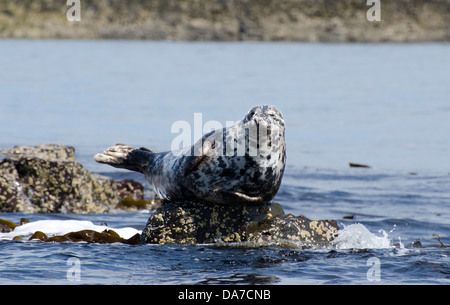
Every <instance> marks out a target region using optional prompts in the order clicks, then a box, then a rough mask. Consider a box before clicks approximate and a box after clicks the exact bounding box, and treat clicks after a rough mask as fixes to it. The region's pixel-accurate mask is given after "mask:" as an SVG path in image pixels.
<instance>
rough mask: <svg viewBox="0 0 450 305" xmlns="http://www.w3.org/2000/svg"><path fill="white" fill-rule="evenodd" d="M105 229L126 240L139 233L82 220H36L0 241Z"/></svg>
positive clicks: (19, 227) (5, 234) (2, 236)
mask: <svg viewBox="0 0 450 305" xmlns="http://www.w3.org/2000/svg"><path fill="white" fill-rule="evenodd" d="M105 229H110V230H114V231H115V232H117V234H119V236H120V237H122V238H125V239H128V238H130V237H132V236H133V235H135V234H136V233H141V232H140V231H138V230H136V229H134V228H111V227H107V226H98V225H94V224H93V223H92V222H90V221H83V220H38V221H33V222H29V223H26V224H24V225H21V226H17V227H16V228H15V229H14V230H13V231H11V232H9V233H0V240H12V239H13V238H14V237H15V236H21V237H22V238H23V237H27V236H31V235H32V234H33V233H34V232H36V231H41V232H44V233H45V234H46V235H47V236H54V235H64V234H67V233H69V232H75V231H81V230H94V231H97V232H102V231H104V230H105Z"/></svg>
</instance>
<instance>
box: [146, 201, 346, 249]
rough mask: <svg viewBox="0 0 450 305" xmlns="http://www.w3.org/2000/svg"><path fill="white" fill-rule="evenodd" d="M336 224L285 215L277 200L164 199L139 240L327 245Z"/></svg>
mask: <svg viewBox="0 0 450 305" xmlns="http://www.w3.org/2000/svg"><path fill="white" fill-rule="evenodd" d="M338 229H339V227H338V225H337V223H336V221H334V220H309V219H307V218H306V217H304V216H294V215H285V214H284V211H283V209H282V208H281V206H280V205H279V204H277V203H268V204H266V205H264V206H240V207H239V206H223V205H207V204H204V203H196V202H176V203H166V204H163V205H162V206H161V207H159V208H158V209H157V210H156V211H155V212H154V213H153V214H152V215H151V216H150V218H149V220H148V222H147V225H146V227H145V229H144V230H143V232H142V234H141V241H142V243H158V244H166V243H178V244H200V243H229V242H247V243H250V244H255V245H267V244H274V245H291V246H295V247H300V248H308V247H326V246H328V245H329V243H330V241H331V240H333V238H334V234H335V233H336V232H337V231H338Z"/></svg>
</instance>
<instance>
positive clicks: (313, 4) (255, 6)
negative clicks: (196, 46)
mask: <svg viewBox="0 0 450 305" xmlns="http://www.w3.org/2000/svg"><path fill="white" fill-rule="evenodd" d="M80 3H81V8H80V12H81V21H72V22H70V21H68V20H67V16H66V15H67V10H68V9H69V8H70V6H67V5H66V2H65V1H63V2H57V1H50V0H33V1H31V0H24V1H20V2H17V1H3V2H0V38H33V39H126V40H130V39H132V40H169V41H286V42H287V41H295V42H335V43H342V42H367V43H378V42H399V43H403V42H443V41H450V18H448V16H450V1H449V0H429V1H426V0H418V1H407V0H401V1H389V2H388V1H386V0H381V2H380V3H381V8H380V16H381V21H379V22H378V21H369V20H368V19H367V16H366V14H367V11H368V10H369V9H370V8H371V6H368V5H366V1H362V0H349V1H341V2H336V1H333V0H319V1H313V0H279V1H276V0H247V1H242V0H241V1H239V0H228V1H221V0H197V1H195V0H183V1H180V0H153V1H139V0H131V1H126V2H124V1H119V0H80Z"/></svg>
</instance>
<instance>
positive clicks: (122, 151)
mask: <svg viewBox="0 0 450 305" xmlns="http://www.w3.org/2000/svg"><path fill="white" fill-rule="evenodd" d="M153 155H154V152H153V151H152V150H150V149H148V148H145V147H141V148H134V147H131V146H128V145H125V144H122V143H117V144H116V145H114V146H113V147H110V148H108V149H107V150H105V151H104V152H103V153H101V154H96V155H95V156H94V160H95V161H97V162H98V163H103V164H108V165H111V166H114V167H117V168H125V169H129V170H133V171H136V172H139V173H144V171H145V170H146V168H147V167H148V165H149V162H150V160H151V159H152V157H153Z"/></svg>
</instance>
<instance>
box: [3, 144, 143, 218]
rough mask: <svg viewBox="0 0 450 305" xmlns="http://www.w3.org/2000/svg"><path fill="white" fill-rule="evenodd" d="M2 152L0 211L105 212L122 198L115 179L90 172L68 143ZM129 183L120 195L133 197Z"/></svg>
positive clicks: (20, 147)
mask: <svg viewBox="0 0 450 305" xmlns="http://www.w3.org/2000/svg"><path fill="white" fill-rule="evenodd" d="M1 155H2V156H4V159H3V160H1V161H0V212H25V213H36V212H39V213H106V212H109V211H110V210H111V209H113V208H115V206H116V205H117V203H118V202H119V200H120V199H121V197H120V194H119V191H118V184H117V182H115V181H114V180H113V179H111V178H108V177H104V176H101V175H97V174H91V173H90V172H89V171H88V170H86V169H85V168H84V167H83V166H82V165H81V164H80V163H78V162H76V161H75V149H74V148H73V147H71V146H65V145H59V144H51V145H39V146H17V147H14V148H12V149H8V150H3V151H2V152H1ZM136 183H137V182H136ZM121 185H122V184H121ZM128 185H129V186H128V187H127V188H126V189H122V191H121V194H123V195H125V196H129V195H131V196H135V193H136V192H135V190H133V189H132V188H133V185H132V184H131V183H128ZM141 187H142V186H141ZM130 189H131V191H130Z"/></svg>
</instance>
